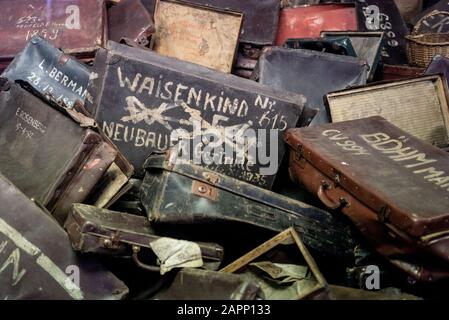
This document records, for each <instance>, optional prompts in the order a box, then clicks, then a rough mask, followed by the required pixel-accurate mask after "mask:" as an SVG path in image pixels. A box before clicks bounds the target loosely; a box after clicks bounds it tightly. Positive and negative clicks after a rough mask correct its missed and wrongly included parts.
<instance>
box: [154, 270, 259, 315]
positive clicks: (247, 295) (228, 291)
mask: <svg viewBox="0 0 449 320" xmlns="http://www.w3.org/2000/svg"><path fill="white" fill-rule="evenodd" d="M151 299H152V300H262V299H263V293H262V291H261V289H260V286H259V285H258V284H257V282H255V281H251V280H248V279H246V278H244V277H243V276H240V275H236V274H228V273H223V272H214V271H208V270H201V269H193V268H185V269H182V270H180V271H179V272H178V273H177V274H176V276H175V278H174V279H173V281H172V282H171V283H170V285H169V286H168V288H166V289H163V290H161V291H160V292H158V293H157V294H156V295H154V296H153V297H152V298H151ZM187 312H188V311H187V310H185V313H186V314H188V313H187Z"/></svg>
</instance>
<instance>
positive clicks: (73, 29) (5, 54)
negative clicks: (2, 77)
mask: <svg viewBox="0 0 449 320" xmlns="http://www.w3.org/2000/svg"><path fill="white" fill-rule="evenodd" d="M0 6H1V8H2V14H1V15H0V39H2V41H1V42H0V64H3V63H5V64H6V63H7V62H10V61H11V60H12V59H13V58H14V56H15V55H16V54H17V53H19V52H20V51H22V49H23V48H24V47H25V45H26V43H27V42H28V41H29V40H30V39H31V38H32V37H34V36H39V37H41V38H44V39H46V40H47V41H49V42H50V43H52V44H53V45H54V46H55V47H57V48H60V49H62V50H63V51H64V52H65V53H67V54H72V55H75V56H76V57H77V58H83V59H92V58H93V57H94V54H95V51H96V50H97V49H98V48H100V47H102V46H103V45H104V44H105V42H106V40H107V33H106V31H107V23H106V20H107V18H106V7H105V3H104V0H66V1H46V0H29V1H10V0H0Z"/></svg>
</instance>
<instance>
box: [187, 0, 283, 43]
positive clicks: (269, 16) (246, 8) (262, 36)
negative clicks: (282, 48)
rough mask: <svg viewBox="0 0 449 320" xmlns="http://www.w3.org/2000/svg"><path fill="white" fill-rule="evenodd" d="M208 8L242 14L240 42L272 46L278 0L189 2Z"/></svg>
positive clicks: (275, 28) (199, 0) (278, 6)
mask: <svg viewBox="0 0 449 320" xmlns="http://www.w3.org/2000/svg"><path fill="white" fill-rule="evenodd" d="M189 2H192V3H198V4H202V5H206V6H210V7H216V8H221V9H226V10H232V11H238V12H242V13H243V16H244V19H243V25H242V30H241V33H240V42H244V43H249V44H255V45H272V44H274V40H275V38H276V33H277V28H278V22H279V8H280V2H279V0H245V1H242V0H189Z"/></svg>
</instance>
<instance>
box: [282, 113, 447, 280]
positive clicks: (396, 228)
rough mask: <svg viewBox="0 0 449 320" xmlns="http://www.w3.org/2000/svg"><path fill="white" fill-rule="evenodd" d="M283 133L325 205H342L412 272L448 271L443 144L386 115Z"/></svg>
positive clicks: (294, 171) (297, 176) (295, 170)
mask: <svg viewBox="0 0 449 320" xmlns="http://www.w3.org/2000/svg"><path fill="white" fill-rule="evenodd" d="M285 139H286V142H287V143H288V144H289V145H290V147H291V153H290V168H289V170H290V175H291V177H292V179H293V180H294V181H297V182H300V183H302V184H304V185H305V186H306V188H307V189H308V190H309V191H310V192H312V193H314V194H316V195H317V197H318V198H319V199H320V200H321V201H322V202H323V204H324V205H326V206H327V207H328V208H331V209H337V208H341V210H342V211H343V212H344V213H345V214H346V215H347V216H348V217H349V218H350V219H351V220H352V221H353V222H354V224H355V225H356V226H357V227H358V228H359V229H360V230H361V231H362V233H363V234H364V235H365V236H366V237H367V238H368V239H369V240H370V241H371V242H372V244H373V245H374V247H375V248H376V249H377V250H378V251H379V252H380V253H381V254H383V255H385V256H386V257H388V258H389V259H390V261H391V262H392V263H393V264H395V265H396V266H398V267H399V268H401V269H403V270H405V271H407V272H408V273H409V274H410V275H411V276H413V277H416V278H417V279H418V280H423V281H433V280H437V279H438V277H447V276H448V274H449V273H448V272H447V263H448V261H449V256H448V252H449V251H448V246H449V237H448V234H449V232H448V227H449V219H448V214H447V206H448V199H449V198H448V197H447V196H446V192H447V189H448V186H449V183H448V182H449V178H448V177H447V173H446V171H447V168H448V164H449V156H448V154H447V153H446V152H443V151H441V150H439V149H437V148H435V147H433V146H432V145H430V144H426V143H424V142H422V141H421V140H419V139H417V138H415V137H413V136H412V135H410V134H409V133H406V132H404V131H402V130H400V129H399V128H397V127H395V126H394V125H392V124H390V123H389V122H387V121H386V120H385V119H383V118H381V117H371V118H366V119H360V120H353V121H346V122H340V123H333V124H328V125H323V126H320V127H313V128H301V129H292V130H289V131H288V132H287V133H286V135H285ZM410 255H415V256H414V257H413V259H409V258H410ZM427 255H432V256H434V257H437V258H438V259H439V260H438V262H439V263H442V264H443V268H442V269H441V270H443V272H439V271H438V272H437V271H435V270H433V267H434V265H433V263H435V261H434V260H431V259H430V258H429V259H428V258H426V257H427ZM419 256H421V259H418V260H416V261H414V259H417V258H418V257H419ZM443 262H444V263H443ZM426 265H427V267H426ZM429 266H430V267H429ZM428 267H429V268H428ZM439 267H440V266H439ZM429 270H430V271H429Z"/></svg>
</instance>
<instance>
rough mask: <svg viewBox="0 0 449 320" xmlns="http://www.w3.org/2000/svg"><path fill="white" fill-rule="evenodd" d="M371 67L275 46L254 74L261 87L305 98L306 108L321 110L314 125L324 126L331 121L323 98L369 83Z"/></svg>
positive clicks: (354, 60)
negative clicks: (337, 91) (265, 86)
mask: <svg viewBox="0 0 449 320" xmlns="http://www.w3.org/2000/svg"><path fill="white" fill-rule="evenodd" d="M368 68H369V67H368V64H367V62H366V61H365V60H361V59H358V58H356V57H350V56H341V55H335V54H330V53H322V52H318V51H312V50H302V49H288V48H277V47H273V48H269V49H266V50H264V53H263V54H262V56H261V57H260V59H259V64H258V66H257V69H256V70H255V71H254V75H255V77H258V79H259V82H260V83H261V84H265V85H269V86H272V87H274V88H277V89H282V90H286V91H291V92H296V93H298V94H302V95H304V96H305V97H306V98H307V102H306V106H307V107H309V108H311V109H319V113H318V115H317V116H316V117H315V118H314V119H313V121H312V124H321V123H328V122H329V119H328V115H327V112H326V109H325V105H324V101H323V96H324V95H325V94H327V93H328V92H332V91H335V90H341V89H345V88H347V87H352V86H358V85H364V84H366V80H367V76H368Z"/></svg>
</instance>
